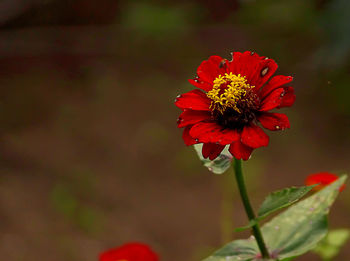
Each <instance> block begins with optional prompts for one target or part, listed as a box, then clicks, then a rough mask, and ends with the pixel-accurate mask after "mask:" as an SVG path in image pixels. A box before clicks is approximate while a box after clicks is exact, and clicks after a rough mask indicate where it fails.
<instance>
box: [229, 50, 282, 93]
mask: <svg viewBox="0 0 350 261" xmlns="http://www.w3.org/2000/svg"><path fill="white" fill-rule="evenodd" d="M232 59H233V60H232V61H230V62H229V71H230V72H232V73H233V74H241V75H243V76H246V77H247V80H248V83H249V84H250V85H252V86H255V88H256V89H257V90H258V89H259V88H260V87H261V86H262V85H263V84H264V83H265V82H266V81H267V80H268V79H269V78H270V77H271V76H272V75H273V74H274V73H275V71H276V70H277V67H278V66H277V64H276V63H275V61H274V60H272V59H267V58H266V57H264V56H259V55H258V54H256V53H253V52H249V51H247V52H244V53H240V52H234V53H233V55H232Z"/></svg>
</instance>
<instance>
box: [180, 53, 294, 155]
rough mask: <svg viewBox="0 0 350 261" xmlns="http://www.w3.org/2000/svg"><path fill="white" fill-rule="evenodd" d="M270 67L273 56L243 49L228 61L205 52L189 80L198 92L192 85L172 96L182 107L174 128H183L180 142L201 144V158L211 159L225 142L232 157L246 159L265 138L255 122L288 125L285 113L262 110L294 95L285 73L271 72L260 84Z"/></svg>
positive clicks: (278, 105)
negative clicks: (208, 56) (192, 88)
mask: <svg viewBox="0 0 350 261" xmlns="http://www.w3.org/2000/svg"><path fill="white" fill-rule="evenodd" d="M276 69H277V64H276V63H275V62H274V60H272V59H268V58H267V57H263V56H259V55H257V54H255V53H253V52H249V51H247V52H244V53H240V52H234V53H233V54H232V60H231V61H228V60H227V59H223V58H221V57H219V56H211V57H210V58H209V59H208V60H207V61H204V62H202V64H201V65H200V66H199V67H198V69H197V77H196V78H195V79H193V80H189V82H190V83H191V84H193V85H194V86H196V87H198V88H200V89H202V90H203V91H204V92H203V91H201V90H198V89H196V90H192V91H190V92H187V93H185V94H182V95H179V96H178V97H177V98H176V101H175V105H176V106H177V107H179V108H180V109H182V111H183V112H182V114H181V115H180V117H179V119H178V127H179V128H183V127H184V128H185V129H184V132H183V139H184V141H185V143H186V145H193V144H196V143H203V149H202V154H203V157H204V158H208V157H209V159H211V160H213V159H215V158H216V157H217V156H219V155H220V153H221V151H222V150H223V149H224V147H225V146H226V145H229V146H230V147H229V151H230V153H231V154H232V155H233V156H234V157H236V158H237V159H244V160H247V159H248V158H249V157H250V155H251V153H252V151H253V149H256V148H259V147H262V146H267V145H268V143H269V137H268V136H267V135H266V134H265V132H264V131H263V130H262V129H261V128H260V127H259V126H258V125H257V124H258V122H260V124H261V125H262V126H263V127H264V128H266V129H268V130H273V131H276V130H284V129H286V128H289V127H290V125H289V120H288V118H287V116H286V115H285V114H281V113H272V112H268V111H270V110H272V109H279V108H282V107H288V106H291V105H292V104H293V103H294V100H295V95H294V89H293V88H292V87H290V86H286V84H287V83H289V82H291V81H292V80H293V78H292V77H291V76H283V75H278V76H274V77H273V78H271V80H270V81H269V82H268V83H266V82H267V81H268V80H269V79H270V77H271V76H272V75H273V74H274V72H275V71H276ZM265 83H266V84H265ZM264 84H265V86H264V87H263V88H262V86H263V85H264Z"/></svg>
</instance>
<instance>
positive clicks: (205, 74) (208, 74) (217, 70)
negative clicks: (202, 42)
mask: <svg viewBox="0 0 350 261" xmlns="http://www.w3.org/2000/svg"><path fill="white" fill-rule="evenodd" d="M223 61H225V59H222V58H221V57H220V56H216V55H215V56H210V57H209V59H208V60H206V61H203V62H202V63H201V65H199V67H198V69H197V75H198V77H199V79H200V80H201V81H204V82H207V83H210V84H211V83H213V81H214V80H215V78H216V77H218V76H219V75H220V74H225V72H226V66H221V65H222V62H223Z"/></svg>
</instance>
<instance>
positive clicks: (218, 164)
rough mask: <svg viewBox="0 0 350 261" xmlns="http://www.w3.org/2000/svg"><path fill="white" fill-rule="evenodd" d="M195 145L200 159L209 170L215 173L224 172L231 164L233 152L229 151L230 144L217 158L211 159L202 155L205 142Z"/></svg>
mask: <svg viewBox="0 0 350 261" xmlns="http://www.w3.org/2000/svg"><path fill="white" fill-rule="evenodd" d="M193 147H194V149H195V150H196V152H197V154H198V157H199V159H200V160H201V161H202V162H203V165H204V166H205V167H207V168H208V170H209V171H211V172H213V173H215V174H222V173H224V172H225V171H226V170H227V169H228V168H229V167H230V166H231V161H232V159H233V157H232V155H231V153H230V152H229V151H228V147H229V146H226V147H225V148H224V149H223V151H222V152H221V154H220V155H219V156H218V157H217V158H216V159H215V160H209V159H205V158H203V155H202V147H203V143H200V144H195V145H194V146H193Z"/></svg>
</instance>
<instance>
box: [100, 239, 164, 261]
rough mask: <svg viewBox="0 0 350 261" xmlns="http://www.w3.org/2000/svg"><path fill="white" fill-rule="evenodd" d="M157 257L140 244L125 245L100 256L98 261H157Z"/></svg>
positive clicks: (147, 247) (148, 248)
mask: <svg viewBox="0 0 350 261" xmlns="http://www.w3.org/2000/svg"><path fill="white" fill-rule="evenodd" d="M158 260H159V259H158V256H157V254H156V253H154V252H153V251H152V250H151V249H150V247H149V246H147V245H145V244H142V243H127V244H125V245H122V246H120V247H117V248H112V249H109V250H107V251H106V252H103V253H101V254H100V259H99V261H158Z"/></svg>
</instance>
